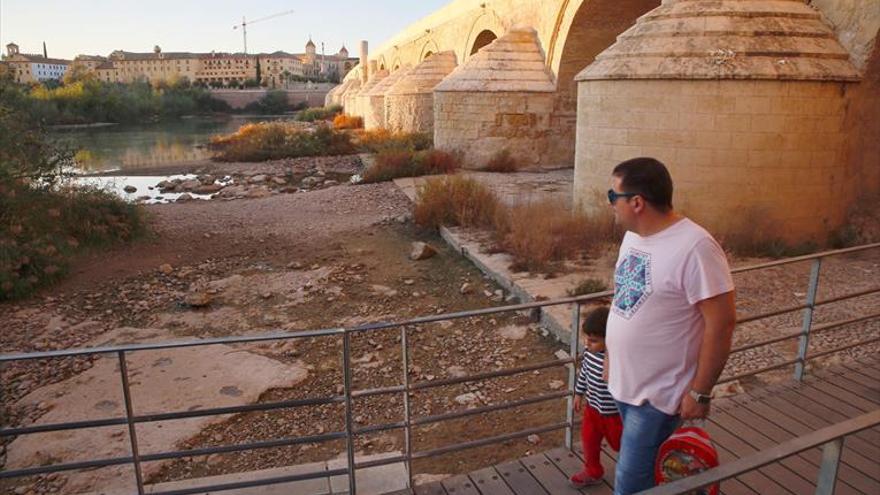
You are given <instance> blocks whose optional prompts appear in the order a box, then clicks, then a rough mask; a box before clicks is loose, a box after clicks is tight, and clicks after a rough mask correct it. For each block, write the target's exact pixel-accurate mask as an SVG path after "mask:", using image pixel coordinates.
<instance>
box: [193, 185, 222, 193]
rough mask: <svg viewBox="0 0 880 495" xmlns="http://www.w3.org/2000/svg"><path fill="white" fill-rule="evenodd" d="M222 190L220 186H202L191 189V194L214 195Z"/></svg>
mask: <svg viewBox="0 0 880 495" xmlns="http://www.w3.org/2000/svg"><path fill="white" fill-rule="evenodd" d="M222 189H223V185H222V184H203V185H201V186H199V187H196V188H195V189H193V191H192V192H193V193H195V194H214V193H216V192H219V191H221V190H222Z"/></svg>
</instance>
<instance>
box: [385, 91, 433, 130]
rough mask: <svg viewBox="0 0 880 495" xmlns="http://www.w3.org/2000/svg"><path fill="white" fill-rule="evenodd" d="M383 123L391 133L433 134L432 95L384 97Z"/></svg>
mask: <svg viewBox="0 0 880 495" xmlns="http://www.w3.org/2000/svg"><path fill="white" fill-rule="evenodd" d="M385 121H386V124H387V126H388V128H389V129H391V130H393V131H405V132H428V133H430V132H434V95H433V94H432V93H422V94H411V95H388V96H386V97H385Z"/></svg>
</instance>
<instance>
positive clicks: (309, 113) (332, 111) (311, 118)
mask: <svg viewBox="0 0 880 495" xmlns="http://www.w3.org/2000/svg"><path fill="white" fill-rule="evenodd" d="M340 112H342V107H341V106H339V105H331V106H329V107H313V108H306V109H305V110H301V111H299V113H297V114H296V120H301V121H303V122H315V121H318V120H331V119H333V117H334V116H336V114H338V113H340Z"/></svg>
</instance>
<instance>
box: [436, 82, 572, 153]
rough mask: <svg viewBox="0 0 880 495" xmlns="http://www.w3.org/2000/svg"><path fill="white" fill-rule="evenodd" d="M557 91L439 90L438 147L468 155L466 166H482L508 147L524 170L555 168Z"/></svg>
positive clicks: (437, 111)
mask: <svg viewBox="0 0 880 495" xmlns="http://www.w3.org/2000/svg"><path fill="white" fill-rule="evenodd" d="M554 97H555V96H554V94H553V93H525V92H521V93H506V92H492V93H480V92H473V93H471V92H439V91H438V92H435V93H434V146H435V147H437V148H439V149H443V150H447V151H460V152H462V153H463V154H464V166H465V167H466V168H482V167H483V166H484V165H485V164H486V162H487V161H488V160H489V159H490V158H491V157H492V155H493V154H495V153H496V152H498V151H501V150H502V149H508V150H509V151H510V152H511V153H512V154H513V155H514V156H515V157H517V159H519V160H520V162H521V164H522V165H523V166H527V167H540V166H543V165H554V164H556V163H558V162H560V161H561V160H563V159H564V158H562V155H564V153H560V151H561V150H559V149H554V147H553V143H555V142H556V140H557V138H558V131H557V130H556V129H554V128H553V127H552V126H551V119H550V115H551V113H552V111H553V104H554Z"/></svg>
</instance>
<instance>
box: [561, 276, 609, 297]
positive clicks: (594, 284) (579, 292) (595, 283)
mask: <svg viewBox="0 0 880 495" xmlns="http://www.w3.org/2000/svg"><path fill="white" fill-rule="evenodd" d="M606 290H608V286H607V285H606V284H605V282H603V281H601V280H599V279H597V278H587V279H584V280H582V281H581V282H580V283H579V284H577V287H575V288H573V289H569V291H568V295H569V296H571V297H575V296H584V295H587V294H594V293H596V292H605V291H606Z"/></svg>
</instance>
